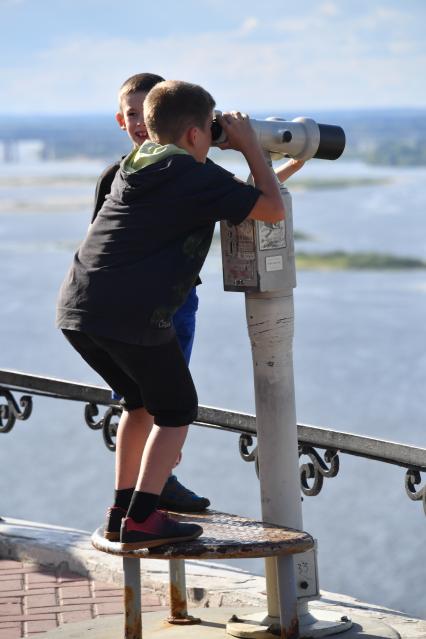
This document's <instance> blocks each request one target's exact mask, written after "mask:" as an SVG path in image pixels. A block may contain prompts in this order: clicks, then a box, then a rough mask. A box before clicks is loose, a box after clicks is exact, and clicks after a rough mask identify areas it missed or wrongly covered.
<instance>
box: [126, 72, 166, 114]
mask: <svg viewBox="0 0 426 639" xmlns="http://www.w3.org/2000/svg"><path fill="white" fill-rule="evenodd" d="M163 81H164V78H162V77H161V75H156V74H155V73H137V74H136V75H132V76H131V77H130V78H127V80H125V81H124V82H123V84H122V85H121V87H120V90H119V92H118V107H119V109H120V111H121V112H122V107H121V105H122V100H123V98H124V97H126V96H127V95H134V94H135V93H138V92H139V91H143V92H144V93H148V91H151V89H152V87H154V86H155V85H156V84H158V83H159V82H163Z"/></svg>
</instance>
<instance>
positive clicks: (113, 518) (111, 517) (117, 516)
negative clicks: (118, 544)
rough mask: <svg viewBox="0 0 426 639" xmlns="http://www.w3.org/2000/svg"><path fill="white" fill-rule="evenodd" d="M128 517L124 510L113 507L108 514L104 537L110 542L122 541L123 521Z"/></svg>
mask: <svg viewBox="0 0 426 639" xmlns="http://www.w3.org/2000/svg"><path fill="white" fill-rule="evenodd" d="M125 516H126V511H125V510H124V508H119V507H118V506H111V508H108V510H107V514H106V521H105V527H104V537H105V539H109V541H120V526H121V520H122V519H123V518H124V517H125Z"/></svg>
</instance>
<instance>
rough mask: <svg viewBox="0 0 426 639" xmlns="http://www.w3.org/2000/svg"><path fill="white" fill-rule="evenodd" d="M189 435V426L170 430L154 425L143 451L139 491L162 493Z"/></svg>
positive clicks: (138, 481)
mask: <svg viewBox="0 0 426 639" xmlns="http://www.w3.org/2000/svg"><path fill="white" fill-rule="evenodd" d="M187 433H188V426H180V427H175V428H170V427H166V426H157V425H156V424H154V426H153V427H152V430H151V433H150V435H149V437H148V440H147V442H146V446H145V449H144V451H143V455H142V461H141V466H140V472H139V476H138V480H137V484H136V490H137V491H144V492H148V493H154V494H158V495H159V494H160V493H161V491H162V490H163V486H164V484H165V482H166V479H167V477H168V476H169V474H170V470H171V468H172V467H173V465H174V463H175V461H176V457H177V455H178V453H179V452H180V450H181V449H182V446H183V444H184V442H185V438H186V435H187Z"/></svg>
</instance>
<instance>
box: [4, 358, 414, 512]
mask: <svg viewBox="0 0 426 639" xmlns="http://www.w3.org/2000/svg"><path fill="white" fill-rule="evenodd" d="M16 393H25V394H24V395H22V396H21V397H20V399H19V401H17V400H16V399H15V397H14V394H16ZM37 395H41V396H45V397H52V398H57V399H65V400H70V401H79V402H83V403H84V404H85V408H84V419H85V422H86V424H87V425H88V426H89V428H91V429H92V430H102V435H103V439H104V442H105V444H106V446H107V447H108V449H109V450H112V451H113V450H115V437H116V433H117V425H118V418H119V416H120V415H121V407H120V405H119V404H118V402H117V401H114V400H112V399H111V392H110V391H109V390H108V389H107V388H103V387H99V386H88V385H85V384H77V383H75V382H68V381H65V380H58V379H52V378H48V377H40V376H37V375H28V374H26V373H19V372H17V371H10V370H0V433H7V432H10V431H11V430H12V428H13V427H14V426H15V423H16V421H17V420H21V421H22V420H25V419H28V418H29V417H30V415H31V411H32V408H33V396H37ZM100 408H102V410H103V411H104V412H103V414H102V416H99V415H100ZM195 423H196V424H197V425H198V426H204V427H207V428H217V429H219V430H224V431H229V432H234V433H238V434H239V435H240V438H239V450H240V455H241V457H242V459H244V461H247V462H255V468H257V465H258V462H257V446H255V444H254V438H255V437H256V418H255V416H254V415H249V414H247V413H235V412H231V411H226V410H222V409H220V408H214V407H210V406H200V407H199V412H198V418H197V421H196V422H195ZM297 429H298V430H297V434H298V440H299V457H300V458H301V462H302V463H301V466H300V481H301V489H302V491H303V493H304V494H305V495H307V496H313V495H318V493H319V492H320V491H321V489H322V487H323V483H324V479H326V478H331V477H336V475H337V474H338V472H339V465H340V456H341V455H342V454H347V455H354V456H357V457H363V458H365V459H371V460H375V461H380V462H383V463H387V464H393V465H396V466H400V467H402V468H405V469H406V473H405V490H406V493H407V495H408V497H409V498H410V499H411V500H413V501H421V502H422V503H423V508H424V511H425V514H426V483H424V480H422V473H426V449H425V448H419V447H415V446H407V445H405V444H399V443H396V442H389V441H385V440H381V439H374V438H371V437H364V436H361V435H354V434H352V433H344V432H341V431H335V430H331V429H328V428H320V427H318V426H310V425H307V424H298V426H297ZM306 458H307V459H306ZM422 481H423V485H422Z"/></svg>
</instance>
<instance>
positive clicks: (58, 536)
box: [0, 518, 426, 639]
mask: <svg viewBox="0 0 426 639" xmlns="http://www.w3.org/2000/svg"><path fill="white" fill-rule="evenodd" d="M90 536H91V533H88V532H86V531H84V530H76V529H72V528H63V527H60V526H49V525H46V524H39V523H35V522H31V521H24V520H19V519H11V518H4V519H0V557H1V558H3V559H15V560H19V561H28V562H32V563H35V564H37V565H40V566H43V567H52V568H53V567H54V568H58V567H61V566H63V569H64V571H67V570H70V571H72V572H76V573H78V574H81V575H83V576H85V577H87V576H90V577H91V578H92V579H94V580H97V581H102V582H110V583H114V584H117V585H122V583H123V576H122V561H121V558H119V557H114V556H111V555H107V554H105V553H100V552H98V551H97V550H95V549H94V548H93V547H92V545H91V542H90ZM185 563H186V581H187V587H188V600H189V602H190V603H192V605H194V606H204V607H210V608H215V607H222V606H226V607H233V606H239V607H242V606H251V607H253V606H256V607H259V608H261V609H262V608H266V594H265V579H264V578H263V577H259V576H256V575H252V574H251V573H249V572H246V571H244V570H238V569H237V568H234V567H233V566H227V565H226V564H221V565H220V566H218V565H216V564H213V563H211V562H206V561H186V562H185ZM141 565H142V583H143V586H144V587H145V588H150V589H152V591H153V592H154V593H156V594H158V595H159V596H161V597H162V598H164V600H165V599H166V597H167V595H168V579H169V572H168V567H169V564H168V561H163V560H159V559H146V560H143V561H142V562H141ZM309 605H310V609H311V612H312V613H313V614H315V609H322V610H324V609H327V608H328V609H331V608H332V609H333V612H339V613H340V612H341V614H342V615H347V616H351V615H354V616H356V615H357V614H359V613H360V612H363V613H368V615H369V616H370V617H371V619H376V620H380V621H382V622H384V623H386V624H388V625H389V626H391V628H393V629H395V630H396V631H397V632H399V634H400V636H401V638H402V639H425V638H426V620H420V619H412V618H410V617H408V616H407V615H405V614H403V613H401V612H398V611H395V610H390V609H388V608H384V607H382V606H375V605H372V604H368V603H364V602H361V601H359V600H357V599H354V598H353V597H349V596H345V595H338V594H334V593H329V592H325V591H321V599H320V600H319V601H314V602H311V603H310V604H309Z"/></svg>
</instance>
